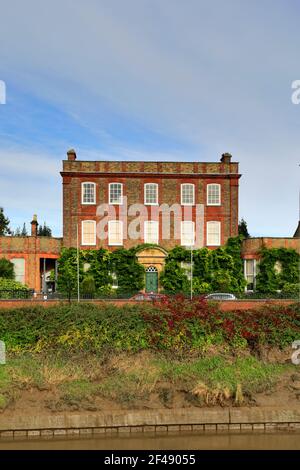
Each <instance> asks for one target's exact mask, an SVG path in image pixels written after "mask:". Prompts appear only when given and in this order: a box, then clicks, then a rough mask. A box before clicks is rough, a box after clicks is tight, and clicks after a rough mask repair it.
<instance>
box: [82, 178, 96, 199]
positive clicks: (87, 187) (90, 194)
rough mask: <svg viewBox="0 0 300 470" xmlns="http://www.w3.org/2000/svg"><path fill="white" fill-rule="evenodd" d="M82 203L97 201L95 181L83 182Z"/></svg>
mask: <svg viewBox="0 0 300 470" xmlns="http://www.w3.org/2000/svg"><path fill="white" fill-rule="evenodd" d="M82 203H83V204H91V203H92V204H94V203H95V185H94V183H83V184H82Z"/></svg>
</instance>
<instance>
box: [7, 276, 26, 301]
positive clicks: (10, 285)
mask: <svg viewBox="0 0 300 470" xmlns="http://www.w3.org/2000/svg"><path fill="white" fill-rule="evenodd" d="M30 293H31V291H30V290H29V289H28V287H27V286H25V285H23V284H21V283H20V282H18V281H14V280H13V279H4V278H1V277H0V298H1V299H14V298H19V297H20V298H26V297H28V296H29V295H30Z"/></svg>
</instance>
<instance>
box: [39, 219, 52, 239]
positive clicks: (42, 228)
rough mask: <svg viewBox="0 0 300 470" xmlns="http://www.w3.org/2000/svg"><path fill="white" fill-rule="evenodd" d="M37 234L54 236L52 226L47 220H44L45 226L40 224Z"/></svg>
mask: <svg viewBox="0 0 300 470" xmlns="http://www.w3.org/2000/svg"><path fill="white" fill-rule="evenodd" d="M37 235H38V237H52V230H51V228H50V227H48V225H47V224H46V222H44V225H43V226H41V225H40V226H39V228H38V230H37Z"/></svg>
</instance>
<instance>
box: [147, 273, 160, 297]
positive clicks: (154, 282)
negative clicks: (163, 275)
mask: <svg viewBox="0 0 300 470" xmlns="http://www.w3.org/2000/svg"><path fill="white" fill-rule="evenodd" d="M154 269H155V268H152V269H151V268H148V270H147V271H146V292H157V291H158V273H157V271H156V270H154Z"/></svg>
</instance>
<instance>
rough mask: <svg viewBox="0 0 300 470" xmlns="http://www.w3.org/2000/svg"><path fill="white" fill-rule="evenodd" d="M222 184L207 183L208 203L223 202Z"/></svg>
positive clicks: (216, 203)
mask: <svg viewBox="0 0 300 470" xmlns="http://www.w3.org/2000/svg"><path fill="white" fill-rule="evenodd" d="M220 188H221V186H220V185H219V184H208V185H207V204H211V205H218V204H220V203H221V197H220V196H221V194H220V193H221V189H220Z"/></svg>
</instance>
